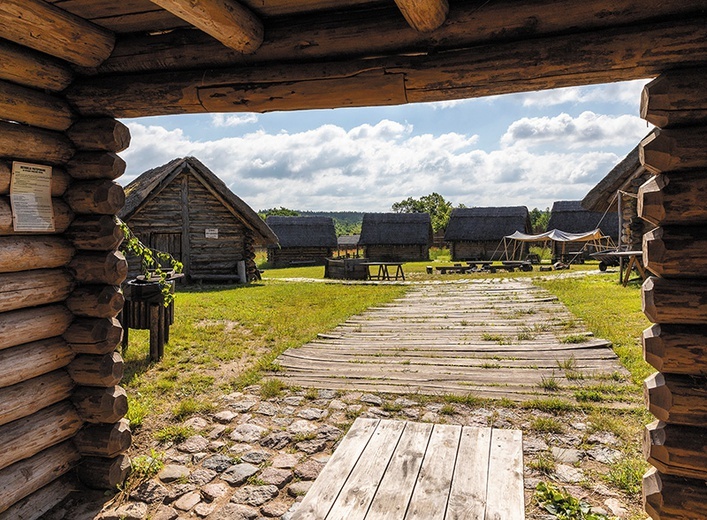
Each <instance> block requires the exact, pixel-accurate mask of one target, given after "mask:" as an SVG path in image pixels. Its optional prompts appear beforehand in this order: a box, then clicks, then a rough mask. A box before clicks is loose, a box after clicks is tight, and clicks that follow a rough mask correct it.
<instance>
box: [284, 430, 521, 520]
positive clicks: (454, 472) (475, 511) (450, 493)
mask: <svg viewBox="0 0 707 520" xmlns="http://www.w3.org/2000/svg"><path fill="white" fill-rule="evenodd" d="M522 444H523V443H522V435H521V432H520V431H519V430H500V429H491V428H472V427H469V426H463V427H462V426H460V425H448V424H430V423H413V422H406V421H391V420H385V419H383V420H381V419H363V418H358V419H356V421H355V422H354V424H353V426H352V427H351V429H350V430H349V432H348V433H347V434H346V436H345V437H344V439H342V441H341V443H340V445H339V446H338V447H337V449H336V451H335V452H334V454H333V455H332V456H331V458H330V459H329V462H327V465H326V466H325V467H324V469H323V470H322V472H321V473H320V474H319V477H318V478H317V480H316V481H315V482H314V484H313V485H312V488H311V489H310V490H309V492H308V493H307V495H306V496H305V498H304V500H303V501H302V504H301V505H300V507H299V508H298V509H297V511H296V513H295V514H294V516H293V520H416V519H419V520H462V519H470V520H471V519H475V520H485V519H488V520H490V519H504V520H519V519H523V518H525V514H524V503H523V502H524V500H523V446H522Z"/></svg>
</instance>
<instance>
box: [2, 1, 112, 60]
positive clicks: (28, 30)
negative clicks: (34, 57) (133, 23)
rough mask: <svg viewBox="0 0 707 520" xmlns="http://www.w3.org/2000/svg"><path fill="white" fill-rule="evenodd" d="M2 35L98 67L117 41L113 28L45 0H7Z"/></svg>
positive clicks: (30, 46)
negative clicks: (108, 29)
mask: <svg viewBox="0 0 707 520" xmlns="http://www.w3.org/2000/svg"><path fill="white" fill-rule="evenodd" d="M0 28H1V29H0V37H2V38H5V39H6V40H10V41H12V42H15V43H19V44H20V45H24V46H25V47H29V48H30V49H34V50H37V51H40V52H43V53H45V54H49V55H50V56H55V57H57V58H61V59H62V60H66V61H68V62H70V63H73V64H75V65H80V66H83V67H96V66H98V65H100V64H101V63H102V62H103V61H104V60H105V59H106V58H107V57H108V56H110V53H111V51H112V50H113V47H114V45H115V36H114V35H113V33H111V32H110V31H107V30H105V29H103V28H102V27H99V26H97V25H94V24H92V23H90V22H87V21H86V20H84V19H83V18H79V17H78V16H76V15H73V14H71V13H68V12H66V11H64V10H62V9H59V8H58V7H55V6H54V5H52V4H50V3H47V2H44V1H42V0H3V2H2V3H0Z"/></svg>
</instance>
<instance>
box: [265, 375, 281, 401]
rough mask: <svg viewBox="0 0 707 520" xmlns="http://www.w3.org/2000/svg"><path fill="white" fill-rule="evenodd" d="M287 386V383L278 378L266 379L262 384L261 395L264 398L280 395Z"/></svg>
mask: <svg viewBox="0 0 707 520" xmlns="http://www.w3.org/2000/svg"><path fill="white" fill-rule="evenodd" d="M285 388H287V385H286V384H285V383H284V382H283V381H282V380H281V379H277V378H272V379H266V380H265V381H263V382H262V383H261V385H260V396H261V397H262V398H263V399H272V398H273V397H279V396H280V394H282V391H283V390H285Z"/></svg>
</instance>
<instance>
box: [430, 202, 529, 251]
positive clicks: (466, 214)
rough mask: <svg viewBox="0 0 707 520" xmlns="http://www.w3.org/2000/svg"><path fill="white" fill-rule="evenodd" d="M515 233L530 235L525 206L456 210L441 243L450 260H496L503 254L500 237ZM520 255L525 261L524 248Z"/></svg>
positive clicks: (525, 249)
mask: <svg viewBox="0 0 707 520" xmlns="http://www.w3.org/2000/svg"><path fill="white" fill-rule="evenodd" d="M516 231H520V232H521V233H526V234H531V233H532V232H533V229H532V226H531V224H530V214H529V213H528V208H526V207H525V206H509V207H491V208H455V209H453V210H452V214H451V216H450V217H449V224H447V230H446V232H445V234H444V241H445V242H447V243H448V244H449V252H450V253H451V255H452V260H499V259H501V257H503V254H504V249H503V245H502V242H503V237H505V236H507V235H512V234H513V233H515V232H516ZM523 253H524V254H523V255H521V256H522V257H523V258H524V255H525V254H527V253H528V250H527V247H526V246H525V245H524V246H523Z"/></svg>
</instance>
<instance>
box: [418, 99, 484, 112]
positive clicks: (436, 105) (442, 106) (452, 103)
mask: <svg viewBox="0 0 707 520" xmlns="http://www.w3.org/2000/svg"><path fill="white" fill-rule="evenodd" d="M474 101H475V100H474V99H450V100H447V101H431V102H429V103H426V105H427V106H429V107H431V108H432V109H434V110H446V109H448V108H457V107H459V106H461V105H464V104H465V103H472V102H474Z"/></svg>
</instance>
